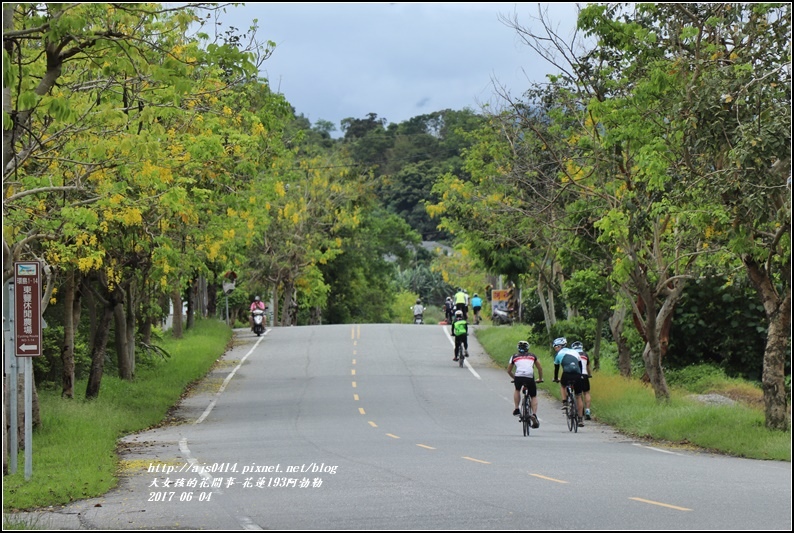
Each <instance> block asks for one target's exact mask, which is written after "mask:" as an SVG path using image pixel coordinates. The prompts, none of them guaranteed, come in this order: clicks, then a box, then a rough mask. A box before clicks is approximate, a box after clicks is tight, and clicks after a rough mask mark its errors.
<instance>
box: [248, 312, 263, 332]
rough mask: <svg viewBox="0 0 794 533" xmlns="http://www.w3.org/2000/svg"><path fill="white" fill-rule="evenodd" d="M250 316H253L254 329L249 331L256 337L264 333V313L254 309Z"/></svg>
mask: <svg viewBox="0 0 794 533" xmlns="http://www.w3.org/2000/svg"><path fill="white" fill-rule="evenodd" d="M252 314H253V315H254V327H253V328H252V329H251V331H253V332H254V333H256V336H257V337H258V336H260V335H261V334H262V333H264V332H265V312H264V311H263V310H262V309H254V310H253V312H252Z"/></svg>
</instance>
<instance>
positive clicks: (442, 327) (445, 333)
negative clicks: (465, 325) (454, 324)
mask: <svg viewBox="0 0 794 533" xmlns="http://www.w3.org/2000/svg"><path fill="white" fill-rule="evenodd" d="M441 330H442V331H443V332H444V335H446V336H447V340H449V342H451V343H452V347H453V348H454V347H455V337H453V336H452V334H451V333H449V331H448V330H447V328H445V327H444V326H441ZM463 362H464V363H465V365H466V368H468V369H469V372H471V373H472V374H473V375H474V377H475V378H477V379H479V380H480V381H482V378H481V377H480V375H479V374H478V373H477V371H476V370H474V368H472V366H471V365H470V364H469V362H468V361H463Z"/></svg>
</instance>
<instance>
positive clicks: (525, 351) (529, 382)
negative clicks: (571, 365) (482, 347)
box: [507, 341, 543, 428]
mask: <svg viewBox="0 0 794 533" xmlns="http://www.w3.org/2000/svg"><path fill="white" fill-rule="evenodd" d="M517 348H518V353H514V354H513V355H512V356H511V357H510V361H509V362H508V363H507V373H508V375H509V376H510V377H511V378H513V383H514V384H515V391H513V406H514V409H513V416H518V415H520V414H521V411H520V410H519V409H518V402H519V400H520V399H521V389H522V388H523V387H526V388H527V390H528V391H529V403H530V405H531V406H532V416H531V417H530V418H531V420H530V421H531V423H532V427H533V428H538V427H540V422H538V417H537V414H538V389H537V387H536V386H535V384H536V383H541V382H543V368H542V367H541V366H540V360H539V359H538V356H537V355H535V354H534V353H532V352H530V351H529V343H528V342H527V341H518V346H517ZM535 368H537V369H538V380H537V381H535ZM513 369H515V372H514V371H513Z"/></svg>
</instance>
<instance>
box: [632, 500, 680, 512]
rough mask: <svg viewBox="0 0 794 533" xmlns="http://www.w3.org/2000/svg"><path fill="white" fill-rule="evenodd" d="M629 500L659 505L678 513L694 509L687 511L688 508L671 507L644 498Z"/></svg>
mask: <svg viewBox="0 0 794 533" xmlns="http://www.w3.org/2000/svg"><path fill="white" fill-rule="evenodd" d="M629 500H634V501H635V502H642V503H650V504H651V505H659V506H661V507H667V508H668V509H675V510H676V511H691V510H692V509H687V508H686V507H678V506H676V505H670V504H667V503H661V502H655V501H652V500H644V499H642V498H629Z"/></svg>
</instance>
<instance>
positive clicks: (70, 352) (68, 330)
mask: <svg viewBox="0 0 794 533" xmlns="http://www.w3.org/2000/svg"><path fill="white" fill-rule="evenodd" d="M74 276H75V273H74V270H69V271H68V272H66V283H65V285H64V290H63V344H62V345H61V361H62V362H63V371H62V373H61V398H74V331H75V320H74V307H75V306H74V302H75V292H76V288H75V281H74Z"/></svg>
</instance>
